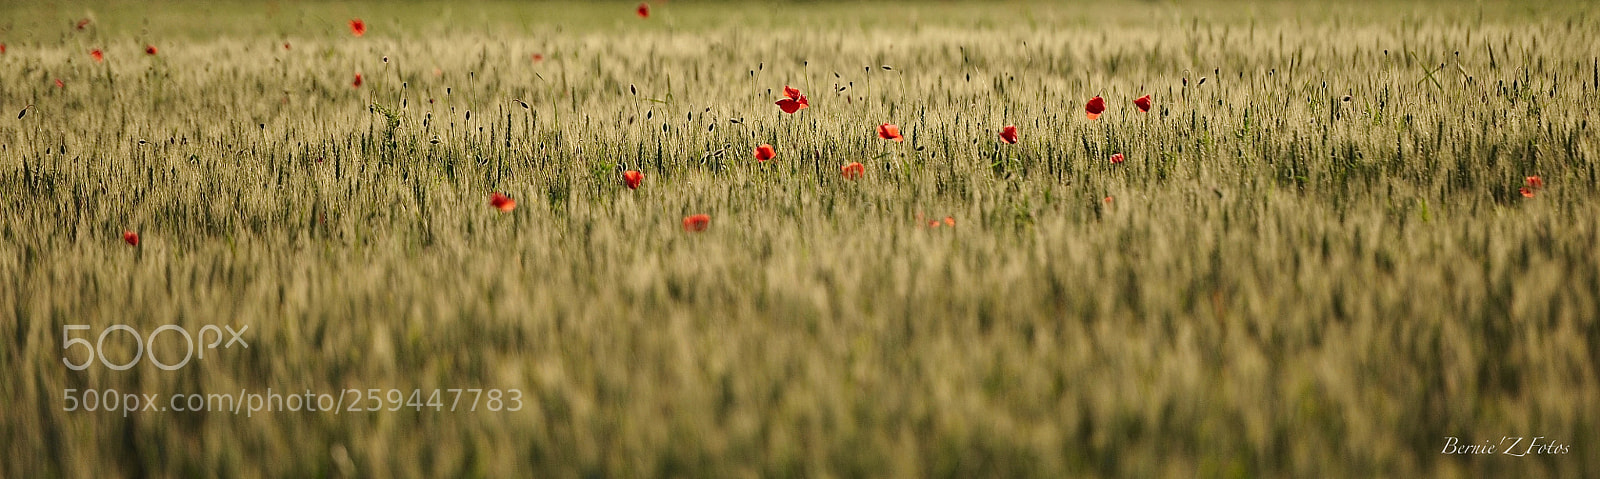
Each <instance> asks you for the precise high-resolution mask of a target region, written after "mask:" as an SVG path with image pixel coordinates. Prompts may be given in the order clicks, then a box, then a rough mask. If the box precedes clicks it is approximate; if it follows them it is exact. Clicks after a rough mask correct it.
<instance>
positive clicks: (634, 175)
mask: <svg viewBox="0 0 1600 479" xmlns="http://www.w3.org/2000/svg"><path fill="white" fill-rule="evenodd" d="M642 182H644V173H640V172H639V171H638V170H628V171H624V172H622V184H624V185H628V189H630V190H637V189H639V183H642Z"/></svg>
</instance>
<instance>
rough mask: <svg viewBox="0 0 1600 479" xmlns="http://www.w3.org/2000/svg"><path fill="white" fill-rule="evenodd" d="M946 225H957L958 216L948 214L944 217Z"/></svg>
mask: <svg viewBox="0 0 1600 479" xmlns="http://www.w3.org/2000/svg"><path fill="white" fill-rule="evenodd" d="M944 225H945V226H955V225H956V218H955V217H954V216H946V217H944Z"/></svg>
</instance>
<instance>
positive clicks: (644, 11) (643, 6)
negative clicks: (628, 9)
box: [633, 3, 650, 18]
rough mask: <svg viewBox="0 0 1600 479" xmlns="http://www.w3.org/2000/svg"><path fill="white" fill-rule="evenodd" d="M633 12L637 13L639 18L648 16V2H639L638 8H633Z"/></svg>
mask: <svg viewBox="0 0 1600 479" xmlns="http://www.w3.org/2000/svg"><path fill="white" fill-rule="evenodd" d="M633 13H637V14H639V18H650V4H648V3H640V4H639V8H636V9H634V10H633Z"/></svg>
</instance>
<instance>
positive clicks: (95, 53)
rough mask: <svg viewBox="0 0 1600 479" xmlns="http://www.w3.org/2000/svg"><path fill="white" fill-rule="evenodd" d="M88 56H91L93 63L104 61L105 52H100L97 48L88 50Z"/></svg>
mask: <svg viewBox="0 0 1600 479" xmlns="http://www.w3.org/2000/svg"><path fill="white" fill-rule="evenodd" d="M89 57H90V58H93V59H94V61H95V63H100V62H103V61H106V54H105V53H102V52H101V51H100V49H99V48H96V49H93V50H89Z"/></svg>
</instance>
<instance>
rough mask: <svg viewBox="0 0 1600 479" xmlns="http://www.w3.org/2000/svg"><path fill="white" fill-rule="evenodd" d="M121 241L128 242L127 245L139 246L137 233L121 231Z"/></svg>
mask: <svg viewBox="0 0 1600 479" xmlns="http://www.w3.org/2000/svg"><path fill="white" fill-rule="evenodd" d="M122 242H124V243H128V246H139V233H134V232H132V231H123V232H122Z"/></svg>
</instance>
